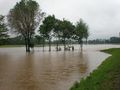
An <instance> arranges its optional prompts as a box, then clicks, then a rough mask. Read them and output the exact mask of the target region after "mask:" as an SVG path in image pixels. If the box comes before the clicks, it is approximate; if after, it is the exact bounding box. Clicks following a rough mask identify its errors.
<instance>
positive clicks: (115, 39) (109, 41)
mask: <svg viewBox="0 0 120 90" xmlns="http://www.w3.org/2000/svg"><path fill="white" fill-rule="evenodd" d="M88 43H89V44H119V43H120V37H111V38H110V39H95V40H89V41H88Z"/></svg>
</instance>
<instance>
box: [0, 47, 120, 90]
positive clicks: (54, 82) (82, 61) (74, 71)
mask: <svg viewBox="0 0 120 90" xmlns="http://www.w3.org/2000/svg"><path fill="white" fill-rule="evenodd" d="M113 47H120V46H119V45H87V46H84V50H83V52H80V51H79V46H78V45H75V49H76V50H75V51H74V52H73V51H66V52H64V51H60V52H56V51H55V50H54V48H55V47H52V52H48V51H47V48H46V50H45V52H42V48H35V51H34V52H32V53H30V54H27V53H25V48H24V47H20V48H0V90H69V88H70V87H71V86H72V85H73V83H74V82H75V81H79V80H80V79H81V78H82V77H86V76H88V75H89V73H90V72H91V71H93V70H94V69H96V68H97V67H98V66H99V65H100V64H101V63H102V61H103V60H104V59H105V58H107V57H108V56H109V55H108V54H105V53H102V52H100V51H99V50H100V49H105V48H113Z"/></svg>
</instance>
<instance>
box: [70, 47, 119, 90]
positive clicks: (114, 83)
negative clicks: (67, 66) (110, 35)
mask: <svg viewBox="0 0 120 90" xmlns="http://www.w3.org/2000/svg"><path fill="white" fill-rule="evenodd" d="M102 52H105V53H109V54H111V56H110V57H109V58H107V59H106V60H105V61H104V62H103V63H102V64H101V65H100V66H99V67H98V68H97V69H96V70H94V71H93V72H92V73H91V74H90V76H88V77H87V78H86V79H82V80H81V81H80V83H78V82H76V83H75V84H74V85H73V87H72V88H71V89H70V90H120V48H112V49H107V50H102Z"/></svg>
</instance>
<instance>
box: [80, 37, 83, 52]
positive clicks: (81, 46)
mask: <svg viewBox="0 0 120 90" xmlns="http://www.w3.org/2000/svg"><path fill="white" fill-rule="evenodd" d="M79 44H80V48H81V52H82V51H83V41H82V39H79Z"/></svg>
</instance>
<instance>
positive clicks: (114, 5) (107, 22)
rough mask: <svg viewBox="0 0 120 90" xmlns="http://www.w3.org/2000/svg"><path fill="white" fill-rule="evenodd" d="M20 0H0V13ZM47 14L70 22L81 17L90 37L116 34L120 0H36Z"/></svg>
mask: <svg viewBox="0 0 120 90" xmlns="http://www.w3.org/2000/svg"><path fill="white" fill-rule="evenodd" d="M17 1H20V0H0V14H3V15H6V14H7V13H8V12H9V10H10V9H11V8H13V6H14V5H15V4H16V2H17ZM36 1H37V2H38V3H39V4H40V6H41V8H42V10H43V11H44V12H46V13H47V14H55V16H56V17H57V18H59V19H62V18H66V19H68V20H70V21H72V22H74V23H75V22H76V21H78V20H79V19H80V18H82V19H83V20H84V21H85V22H86V23H87V24H88V25H89V29H90V39H93V38H109V37H111V36H118V35H119V34H118V33H119V32H120V10H119V9H120V0H36Z"/></svg>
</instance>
